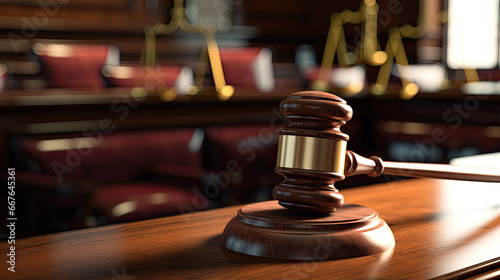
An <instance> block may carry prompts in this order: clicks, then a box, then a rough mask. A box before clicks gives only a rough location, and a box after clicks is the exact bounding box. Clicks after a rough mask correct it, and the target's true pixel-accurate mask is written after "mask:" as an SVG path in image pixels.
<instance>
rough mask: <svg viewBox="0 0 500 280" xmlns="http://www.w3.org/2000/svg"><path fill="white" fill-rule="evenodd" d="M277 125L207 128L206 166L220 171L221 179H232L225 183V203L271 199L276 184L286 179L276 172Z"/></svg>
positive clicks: (223, 185)
mask: <svg viewBox="0 0 500 280" xmlns="http://www.w3.org/2000/svg"><path fill="white" fill-rule="evenodd" d="M276 125H278V124H276ZM276 125H248V126H230V127H211V128H206V139H205V144H206V151H205V152H206V161H207V162H208V164H209V165H208V166H207V167H206V168H207V169H210V170H218V176H219V177H220V178H221V179H220V180H219V181H220V182H226V179H229V180H228V183H227V184H222V186H221V195H220V196H221V200H222V203H223V204H225V205H231V204H238V203H247V202H253V201H259V200H266V199H271V193H272V189H273V187H274V186H275V185H276V184H277V183H279V182H281V180H282V177H281V176H279V175H277V174H275V173H274V168H275V167H276V155H277V151H278V134H277V127H276ZM234 171H236V172H234Z"/></svg>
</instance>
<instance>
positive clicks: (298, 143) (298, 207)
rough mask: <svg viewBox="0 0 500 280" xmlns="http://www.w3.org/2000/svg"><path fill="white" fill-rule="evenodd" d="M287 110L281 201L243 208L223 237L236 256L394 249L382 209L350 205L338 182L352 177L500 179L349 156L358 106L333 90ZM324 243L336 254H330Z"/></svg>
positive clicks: (308, 95) (295, 98) (298, 96)
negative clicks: (350, 127)
mask: <svg viewBox="0 0 500 280" xmlns="http://www.w3.org/2000/svg"><path fill="white" fill-rule="evenodd" d="M280 110H281V112H282V114H283V115H284V116H285V118H286V119H287V120H288V121H289V124H288V126H286V127H284V128H282V129H280V131H279V134H280V139H279V147H278V159H277V163H276V169H275V171H276V173H278V174H280V175H282V176H283V177H284V180H283V182H281V183H280V184H279V185H278V186H276V187H275V188H274V190H273V197H274V198H275V199H276V200H277V201H267V202H260V203H254V204H250V205H247V206H245V207H243V208H242V209H240V211H239V212H238V215H237V216H236V217H235V218H233V219H232V220H231V221H230V222H229V223H228V225H227V226H226V229H225V230H224V233H223V236H222V245H223V247H225V248H227V249H229V250H231V251H236V252H239V253H243V254H247V255H253V256H259V257H268V258H278V259H293V260H329V259H342V258H350V257H358V256H365V255H372V254H376V253H380V252H384V251H387V250H389V249H391V248H393V247H394V245H395V241H394V236H393V235H392V231H391V230H390V228H389V227H388V225H387V224H386V223H385V221H383V220H382V219H381V218H380V217H379V216H378V214H377V212H376V211H374V210H372V209H370V208H367V207H364V206H361V205H356V204H346V205H344V197H343V195H342V194H340V193H339V191H338V190H337V189H336V188H335V186H334V183H335V182H337V181H341V180H344V179H345V177H346V176H352V175H358V174H367V175H369V176H379V175H381V174H389V175H403V176H408V177H431V178H441V179H456V180H471V181H484V182H500V170H498V169H486V168H471V167H460V166H452V165H445V164H423V163H398V162H384V161H382V159H380V158H379V157H375V156H374V157H370V158H364V157H362V156H359V155H357V154H356V153H354V152H352V151H346V146H347V141H348V140H349V136H348V135H347V134H344V133H343V132H341V131H340V127H341V126H343V125H344V124H346V122H347V121H349V120H350V119H351V117H352V109H351V107H350V106H349V105H347V103H346V101H344V100H343V99H341V98H339V97H338V96H336V95H333V94H330V93H326V92H315V91H304V92H297V93H294V94H292V95H290V96H289V97H288V98H287V99H285V100H283V101H282V102H281V106H280ZM283 207H285V208H286V209H285V208H283ZM318 244H323V246H319V245H318ZM324 244H330V246H333V247H334V248H336V250H327V249H325V246H324ZM318 246H319V247H318Z"/></svg>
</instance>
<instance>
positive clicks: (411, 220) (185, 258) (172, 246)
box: [0, 179, 500, 280]
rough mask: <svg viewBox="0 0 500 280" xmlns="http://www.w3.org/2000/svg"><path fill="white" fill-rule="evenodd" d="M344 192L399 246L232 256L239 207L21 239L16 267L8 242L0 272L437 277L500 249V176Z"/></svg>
mask: <svg viewBox="0 0 500 280" xmlns="http://www.w3.org/2000/svg"><path fill="white" fill-rule="evenodd" d="M343 193H344V195H345V197H346V202H347V203H356V204H361V205H364V206H367V207H369V208H372V209H374V210H376V211H377V212H378V213H379V215H380V217H382V218H383V219H384V220H385V221H386V222H387V223H388V224H389V226H390V227H391V229H392V231H393V233H394V236H395V238H396V246H395V247H394V250H393V251H388V252H387V253H383V254H378V255H372V256H366V257H359V258H352V259H344V260H335V261H324V262H284V261H276V260H270V259H263V258H257V257H244V256H242V255H241V254H236V253H233V254H231V253H230V252H227V251H225V250H223V248H222V247H221V246H220V238H221V234H222V231H223V229H224V227H225V225H226V224H227V223H228V222H229V220H230V219H231V218H233V217H234V216H235V215H236V212H237V211H238V209H240V208H241V206H235V207H229V208H223V209H216V210H210V211H204V212H197V213H192V214H187V215H179V216H173V217H167V218H160V219H154V220H148V221H142V222H136V223H129V224H122V225H113V226H105V227H99V228H93V229H87V230H80V231H73V232H66V233H58V234H51V235H44V236H38V237H33V238H27V239H19V240H16V256H17V262H16V273H11V272H8V271H7V266H6V264H5V256H6V254H7V253H8V246H9V245H8V244H6V243H5V242H3V243H2V244H0V254H1V255H2V256H3V257H1V260H2V262H3V265H2V269H1V270H0V279H23V280H24V279H107V280H109V279H256V278H258V279H429V278H433V277H439V276H442V275H445V274H448V273H451V272H454V271H457V270H460V269H462V268H465V267H469V266H472V265H475V264H478V263H481V262H484V261H487V260H490V259H494V258H496V257H498V256H499V255H500V238H498V237H499V236H500V200H499V197H500V187H499V186H498V184H494V183H490V184H488V183H472V182H457V181H443V180H434V179H415V180H407V181H402V182H388V183H386V184H381V185H374V186H367V187H362V188H355V189H347V190H345V191H344V192H343ZM116 275H118V276H122V275H125V276H128V277H129V278H124V277H123V278H119V277H117V276H116ZM133 277H135V278H133Z"/></svg>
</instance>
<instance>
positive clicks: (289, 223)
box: [221, 200, 394, 261]
mask: <svg viewBox="0 0 500 280" xmlns="http://www.w3.org/2000/svg"><path fill="white" fill-rule="evenodd" d="M221 245H222V246H223V247H224V248H227V249H229V250H231V251H235V252H238V253H242V254H246V255H251V256H257V257H266V258H274V259H283V260H302V261H326V260H336V259H345V258H354V257H360V256H367V255H373V254H378V253H382V252H385V251H387V250H390V249H392V248H393V247H394V236H393V234H392V232H391V230H390V229H389V227H388V226H387V224H386V223H385V222H384V220H382V219H380V217H379V215H378V213H377V212H376V211H374V210H373V209H370V208H367V207H363V206H360V205H357V204H347V205H344V206H343V207H342V208H340V209H338V210H337V211H335V212H333V213H327V214H318V213H310V212H303V211H293V210H290V209H286V208H283V207H281V205H280V204H278V202H277V201H276V200H272V201H265V202H259V203H253V204H250V205H247V206H245V207H243V208H242V209H240V210H239V211H238V215H237V216H236V217H234V218H233V219H232V220H231V221H230V222H229V223H228V225H227V226H226V228H225V229H224V232H223V234H222V240H221Z"/></svg>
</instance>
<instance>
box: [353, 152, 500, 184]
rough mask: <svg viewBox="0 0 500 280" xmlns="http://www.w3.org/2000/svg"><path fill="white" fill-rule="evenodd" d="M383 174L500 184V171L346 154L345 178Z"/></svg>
mask: <svg viewBox="0 0 500 280" xmlns="http://www.w3.org/2000/svg"><path fill="white" fill-rule="evenodd" d="M359 174H367V175H368V176H372V177H376V176H379V175H381V174H387V175H398V176H404V177H421V178H438V179H451V180H466V181H479V182H500V169H494V168H477V167H466V166H456V165H447V164H428V163H411V162H391V161H385V162H384V161H382V159H381V158H379V157H375V156H374V157H370V158H365V157H362V156H360V155H358V154H356V153H354V152H353V151H347V152H346V161H345V169H344V175H345V176H353V175H359Z"/></svg>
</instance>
